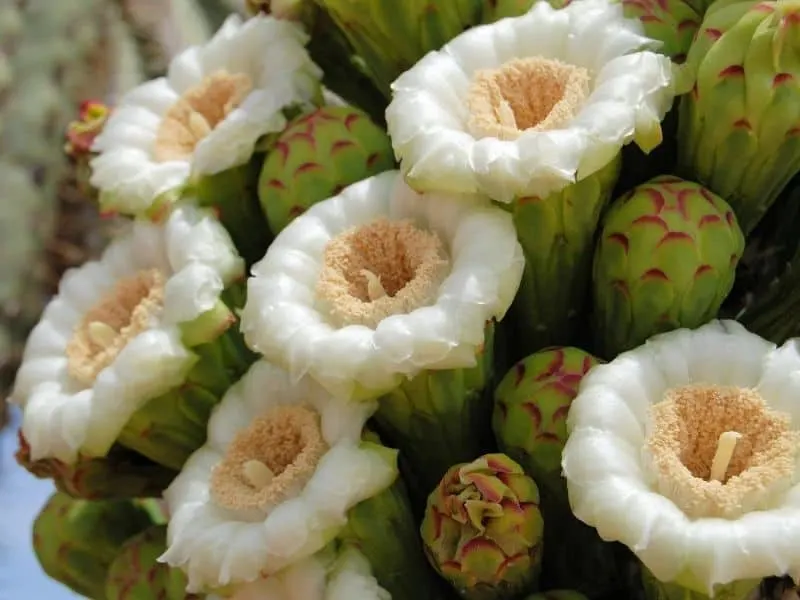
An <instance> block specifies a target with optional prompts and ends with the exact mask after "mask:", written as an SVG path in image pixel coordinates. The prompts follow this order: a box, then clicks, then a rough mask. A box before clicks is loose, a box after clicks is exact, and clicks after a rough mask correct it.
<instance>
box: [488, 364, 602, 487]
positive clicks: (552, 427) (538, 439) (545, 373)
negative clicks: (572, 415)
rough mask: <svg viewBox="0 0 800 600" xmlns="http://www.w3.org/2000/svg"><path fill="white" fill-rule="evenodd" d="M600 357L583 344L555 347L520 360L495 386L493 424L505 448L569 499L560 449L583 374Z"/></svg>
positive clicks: (538, 479) (544, 484)
mask: <svg viewBox="0 0 800 600" xmlns="http://www.w3.org/2000/svg"><path fill="white" fill-rule="evenodd" d="M599 362H600V361H599V360H598V359H596V358H595V357H594V356H592V355H590V354H588V353H586V352H584V351H583V350H580V349H578V348H552V349H548V350H542V351H541V352H537V353H536V354H532V355H531V356H528V357H527V358H525V359H523V360H521V361H519V362H518V363H517V364H515V365H514V366H513V367H512V368H511V369H510V370H509V371H508V373H506V375H505V376H504V377H503V379H502V380H501V381H500V385H499V386H498V387H497V390H496V391H495V404H494V414H493V419H492V427H493V429H494V434H495V438H496V439H497V443H498V444H499V445H500V448H501V449H502V450H503V452H505V453H506V454H508V455H509V456H511V457H512V458H514V460H516V461H517V462H519V463H520V464H521V465H522V466H523V467H524V468H525V471H526V472H527V473H528V474H529V475H531V476H532V477H533V478H534V479H535V480H536V482H537V483H538V484H539V485H540V486H542V487H546V488H547V489H548V491H550V492H552V493H553V494H554V495H556V496H557V497H559V498H562V499H563V500H564V501H566V484H565V482H564V479H563V478H562V477H561V453H562V451H563V450H564V444H566V442H567V414H568V413H569V407H570V405H571V404H572V400H573V399H574V398H575V396H576V395H577V394H578V386H579V385H580V382H581V379H582V378H583V376H584V375H586V373H588V372H589V370H590V369H591V368H592V367H593V366H595V365H596V364H598V363H599Z"/></svg>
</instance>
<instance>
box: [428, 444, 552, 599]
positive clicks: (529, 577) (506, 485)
mask: <svg viewBox="0 0 800 600" xmlns="http://www.w3.org/2000/svg"><path fill="white" fill-rule="evenodd" d="M543 529H544V522H543V519H542V514H541V512H540V511H539V490H538V488H537V487H536V483H534V481H533V479H531V478H530V477H528V476H527V475H525V473H524V472H523V470H522V467H520V466H519V465H518V464H517V463H515V462H514V461H512V460H511V459H510V458H508V457H507V456H505V455H503V454H487V455H485V456H482V457H481V458H479V459H477V460H475V461H473V462H471V463H467V464H461V465H455V466H454V467H452V468H451V469H450V470H448V471H447V473H446V474H445V476H444V478H443V479H442V481H441V482H440V484H439V486H438V487H437V488H436V490H434V492H433V493H432V494H431V495H430V496H429V497H428V503H427V507H426V510H425V518H424V520H423V521H422V527H421V530H420V531H421V534H422V541H423V543H424V545H425V551H426V554H427V556H428V559H429V560H430V562H431V564H432V565H433V567H434V568H435V569H436V570H437V571H438V572H439V574H441V575H442V577H444V578H445V579H446V580H447V581H449V582H450V583H451V584H452V585H453V587H454V588H455V590H456V591H457V592H458V594H459V595H460V596H461V597H462V598H465V599H467V600H491V599H498V600H502V599H512V598H516V597H518V596H519V595H520V594H521V593H524V592H526V591H531V590H532V589H533V588H534V586H535V585H536V583H537V580H538V574H539V570H540V563H541V557H542V534H543Z"/></svg>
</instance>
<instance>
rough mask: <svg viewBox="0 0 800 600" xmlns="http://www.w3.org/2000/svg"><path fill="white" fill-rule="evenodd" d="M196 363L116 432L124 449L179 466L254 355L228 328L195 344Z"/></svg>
mask: <svg viewBox="0 0 800 600" xmlns="http://www.w3.org/2000/svg"><path fill="white" fill-rule="evenodd" d="M192 351H193V352H194V353H195V355H196V356H197V359H198V360H197V362H196V363H195V365H194V366H193V367H192V369H191V371H190V372H189V373H188V375H187V377H186V379H185V381H184V383H183V385H181V386H179V387H177V388H174V389H172V390H170V391H168V392H166V393H165V394H162V395H161V396H158V397H156V398H154V399H152V400H150V401H149V402H148V403H147V404H145V405H144V406H143V407H142V408H140V409H139V410H138V411H136V412H135V413H134V414H133V416H132V417H131V418H130V419H129V420H128V422H127V423H126V425H125V427H124V428H123V430H122V432H121V433H120V435H119V437H118V440H117V441H118V442H119V443H120V444H122V445H124V446H126V447H127V448H130V449H132V450H135V451H136V452H138V453H140V454H142V455H144V456H146V457H148V458H150V459H151V460H153V461H155V462H157V463H158V464H160V465H163V466H165V467H168V468H171V469H176V470H180V469H181V467H182V466H183V464H184V463H185V462H186V459H188V458H189V456H190V455H191V454H192V453H193V452H194V451H195V450H197V449H199V448H200V447H201V446H202V445H203V444H204V443H205V440H206V426H207V424H208V419H209V417H210V416H211V411H212V410H213V408H214V407H215V406H216V405H217V404H218V403H219V402H220V400H221V399H222V396H223V395H224V394H225V392H226V391H227V390H228V388H229V387H230V386H231V385H233V383H235V382H236V381H238V379H239V378H240V377H242V376H243V375H244V374H245V373H246V372H247V370H248V368H249V367H250V365H252V364H253V362H255V360H256V356H255V355H254V354H253V353H252V352H249V351H248V350H246V348H245V346H244V342H243V340H242V339H241V334H240V333H239V332H238V331H237V330H236V328H235V327H232V328H230V329H228V330H227V331H225V332H224V333H223V334H222V335H220V336H219V337H218V338H217V339H215V340H214V341H212V342H210V343H207V344H202V345H200V346H196V347H195V348H193V349H192Z"/></svg>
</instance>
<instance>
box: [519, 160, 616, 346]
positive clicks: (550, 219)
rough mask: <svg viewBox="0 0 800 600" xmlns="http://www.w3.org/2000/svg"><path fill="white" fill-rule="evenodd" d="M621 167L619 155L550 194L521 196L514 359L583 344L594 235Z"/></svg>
mask: <svg viewBox="0 0 800 600" xmlns="http://www.w3.org/2000/svg"><path fill="white" fill-rule="evenodd" d="M620 168H621V159H620V155H619V154H617V155H616V156H615V157H614V158H613V159H612V160H611V161H610V162H609V163H608V164H607V165H606V166H605V167H603V168H602V169H601V170H599V171H597V172H596V173H594V174H592V175H590V176H589V177H586V178H585V179H582V180H580V181H578V182H577V183H574V184H571V185H568V186H567V187H566V188H564V189H563V190H562V191H560V192H557V193H554V194H551V195H550V196H547V197H546V198H537V197H530V198H517V199H516V200H515V201H514V203H513V205H512V207H511V210H512V215H513V218H514V226H515V227H516V230H517V238H518V239H519V242H520V245H521V246H522V250H523V252H524V254H525V271H524V273H523V276H522V283H521V284H520V289H519V292H518V293H517V296H516V298H515V300H514V303H513V304H512V307H511V311H510V315H509V316H510V318H511V320H512V321H513V325H514V326H515V327H516V330H517V331H516V335H515V336H514V338H515V340H514V341H515V342H516V343H515V346H516V348H514V351H513V358H515V359H516V358H520V357H523V356H527V355H529V354H532V353H534V352H536V351H538V350H541V349H542V348H547V347H549V346H565V345H579V342H580V340H578V339H577V336H578V334H579V333H580V332H579V331H578V330H579V329H581V328H582V325H584V323H585V321H584V319H585V317H586V314H585V308H586V303H587V297H588V296H589V291H590V284H591V274H592V257H593V255H594V237H595V232H596V231H597V227H598V224H599V223H600V217H601V215H602V212H603V209H604V208H605V206H606V205H607V203H608V201H609V200H610V198H611V194H612V192H613V189H614V185H615V184H616V182H617V179H618V177H619V172H620Z"/></svg>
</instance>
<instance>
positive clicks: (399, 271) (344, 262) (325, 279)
mask: <svg viewBox="0 0 800 600" xmlns="http://www.w3.org/2000/svg"><path fill="white" fill-rule="evenodd" d="M448 265H449V262H448V260H447V258H446V254H445V251H444V247H443V244H442V242H441V240H440V239H439V237H438V236H437V235H436V234H435V233H433V232H431V231H423V230H421V229H418V228H417V227H415V226H414V224H413V223H412V222H411V221H389V220H388V219H379V220H377V221H373V222H372V223H368V224H366V225H362V226H360V227H356V228H353V229H350V230H348V231H345V232H344V233H341V234H339V235H338V236H336V237H335V238H333V239H332V240H331V241H330V242H328V245H327V246H326V248H325V253H324V256H323V265H322V271H321V272H320V275H319V279H318V280H317V298H318V299H319V300H320V302H322V303H323V304H325V305H326V307H327V311H328V314H329V315H330V317H331V319H332V320H333V321H334V322H335V324H336V325H337V326H340V327H343V326H346V325H365V326H367V327H373V328H374V327H376V326H377V325H378V323H380V322H381V321H382V320H383V319H385V318H386V317H388V316H390V315H397V314H406V313H409V312H411V311H413V310H415V309H417V308H420V307H422V306H427V305H429V304H430V303H432V302H433V301H434V300H435V299H436V295H437V292H438V290H439V284H441V282H442V280H443V279H444V277H445V276H446V274H447V271H448Z"/></svg>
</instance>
